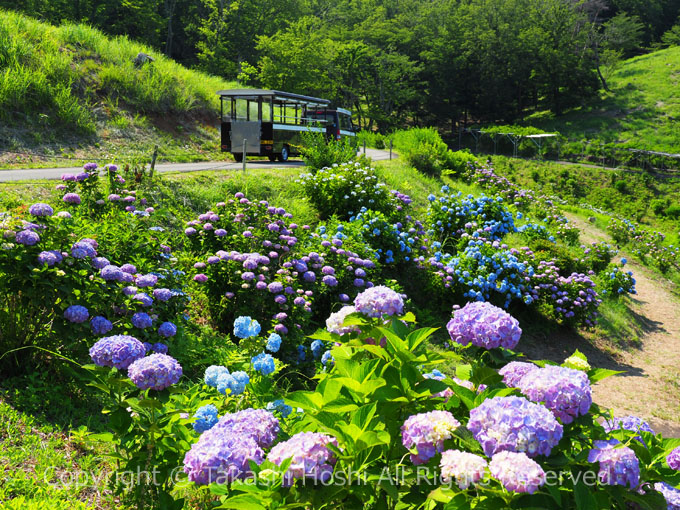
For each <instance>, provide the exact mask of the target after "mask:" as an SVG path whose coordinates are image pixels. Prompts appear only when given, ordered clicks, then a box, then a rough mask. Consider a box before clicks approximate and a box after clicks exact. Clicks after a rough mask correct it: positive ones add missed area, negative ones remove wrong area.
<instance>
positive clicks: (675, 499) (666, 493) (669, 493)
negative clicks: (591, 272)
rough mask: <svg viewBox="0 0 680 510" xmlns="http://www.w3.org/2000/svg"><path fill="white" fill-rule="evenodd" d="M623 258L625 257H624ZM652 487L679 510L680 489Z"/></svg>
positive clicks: (661, 484)
mask: <svg viewBox="0 0 680 510" xmlns="http://www.w3.org/2000/svg"><path fill="white" fill-rule="evenodd" d="M624 260H625V259H624ZM654 489H656V490H657V491H659V492H660V493H661V494H662V495H663V497H664V498H665V500H666V504H667V506H666V510H680V490H678V489H676V488H675V487H673V486H672V485H668V484H667V483H666V482H657V483H655V484H654Z"/></svg>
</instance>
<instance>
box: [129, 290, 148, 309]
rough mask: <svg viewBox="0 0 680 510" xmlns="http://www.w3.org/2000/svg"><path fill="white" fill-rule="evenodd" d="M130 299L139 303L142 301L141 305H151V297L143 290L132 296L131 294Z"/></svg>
mask: <svg viewBox="0 0 680 510" xmlns="http://www.w3.org/2000/svg"><path fill="white" fill-rule="evenodd" d="M132 299H134V300H135V301H139V302H140V303H142V306H144V307H148V306H151V305H153V298H152V297H151V296H149V295H148V294H147V293H145V292H139V293H137V294H135V295H134V296H132Z"/></svg>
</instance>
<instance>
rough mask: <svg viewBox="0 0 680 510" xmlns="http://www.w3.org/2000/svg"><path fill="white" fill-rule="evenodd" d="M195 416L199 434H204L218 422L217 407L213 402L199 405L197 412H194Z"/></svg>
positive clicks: (195, 424)
mask: <svg viewBox="0 0 680 510" xmlns="http://www.w3.org/2000/svg"><path fill="white" fill-rule="evenodd" d="M194 418H195V420H194V423H193V427H194V430H195V431H196V432H198V433H199V434H202V433H203V432H206V431H208V430H210V429H211V428H213V427H214V426H215V425H216V424H217V420H218V418H217V407H215V406H214V405H213V404H208V405H205V406H203V407H199V408H198V410H197V411H196V414H194Z"/></svg>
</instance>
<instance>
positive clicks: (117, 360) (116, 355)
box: [90, 335, 146, 370]
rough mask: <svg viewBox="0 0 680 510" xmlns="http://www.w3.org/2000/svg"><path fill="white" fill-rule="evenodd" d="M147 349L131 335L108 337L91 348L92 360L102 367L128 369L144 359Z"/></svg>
mask: <svg viewBox="0 0 680 510" xmlns="http://www.w3.org/2000/svg"><path fill="white" fill-rule="evenodd" d="M145 353H146V347H145V346H144V344H143V343H142V342H140V341H139V340H137V339H136V338H135V337H132V336H129V335H114V336H107V337H104V338H102V339H101V340H99V341H98V342H97V343H95V344H94V345H93V346H92V347H91V348H90V358H92V361H93V362H94V364H95V365H98V366H100V367H116V368H117V369H118V370H124V369H126V368H128V367H129V366H130V365H131V364H132V363H133V362H135V361H137V360H138V359H141V358H143V357H144V354H145Z"/></svg>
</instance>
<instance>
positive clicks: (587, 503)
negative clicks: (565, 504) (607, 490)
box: [574, 480, 597, 510]
mask: <svg viewBox="0 0 680 510" xmlns="http://www.w3.org/2000/svg"><path fill="white" fill-rule="evenodd" d="M574 499H575V500H576V508H577V509H578V510H591V509H592V508H597V501H595V497H594V496H593V494H592V489H591V488H590V487H588V486H587V485H586V484H585V483H583V480H579V481H578V483H577V484H576V485H575V486H574Z"/></svg>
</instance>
